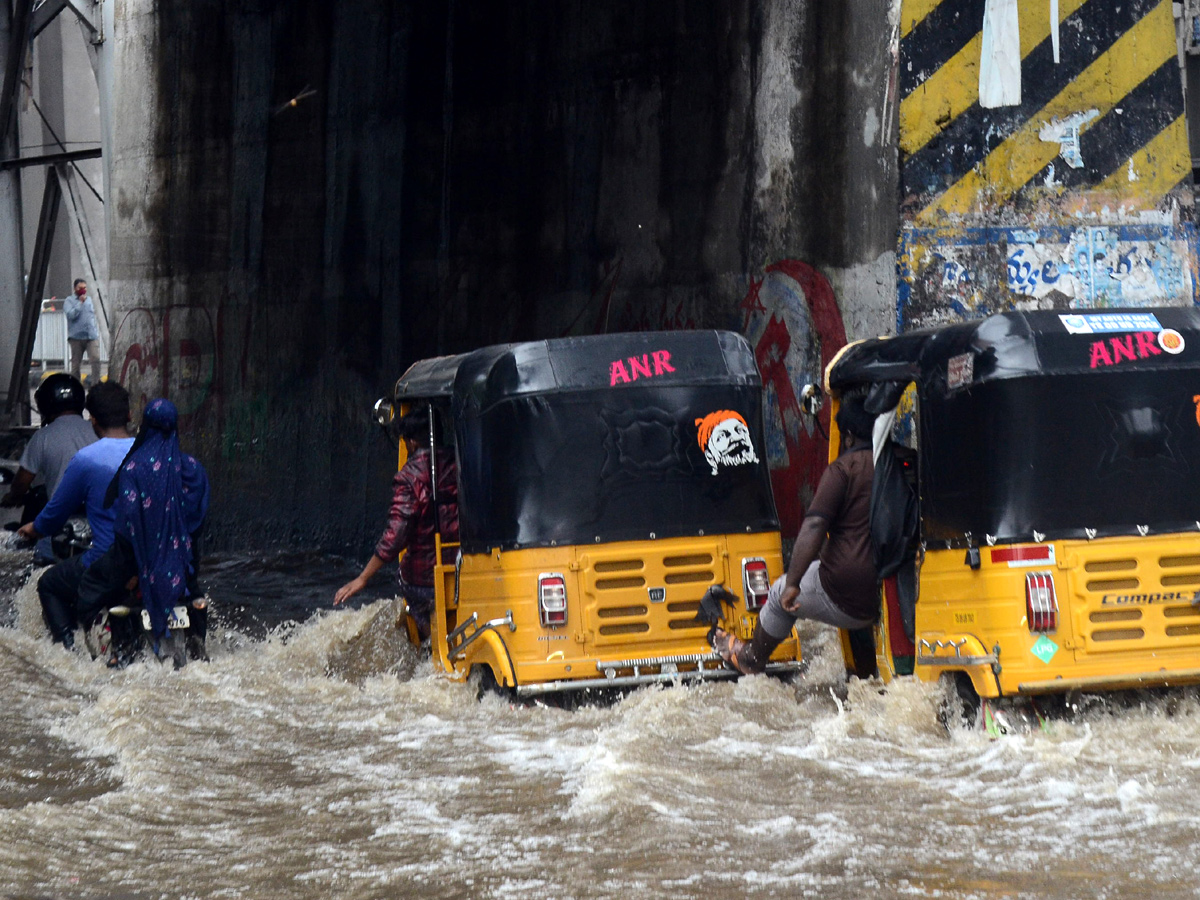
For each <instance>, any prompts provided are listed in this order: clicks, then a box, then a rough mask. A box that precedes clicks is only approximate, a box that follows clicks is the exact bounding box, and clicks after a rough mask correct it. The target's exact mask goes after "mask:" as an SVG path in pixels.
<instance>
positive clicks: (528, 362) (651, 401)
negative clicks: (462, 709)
mask: <svg viewBox="0 0 1200 900" xmlns="http://www.w3.org/2000/svg"><path fill="white" fill-rule="evenodd" d="M417 404H422V405H428V406H429V408H430V411H431V419H432V420H433V421H434V422H435V423H436V424H437V427H433V428H431V431H432V432H434V435H433V437H434V439H435V441H436V433H437V432H438V431H441V432H443V433H444V434H445V435H446V440H447V441H449V442H451V443H452V444H453V451H454V455H455V459H456V461H457V467H458V516H459V529H460V541H461V544H458V545H455V544H449V543H444V542H442V541H441V538H440V537H439V538H438V547H439V550H438V558H439V560H440V561H441V565H439V566H438V567H437V570H436V573H435V582H436V583H435V589H436V601H435V603H436V606H435V610H434V613H433V616H432V628H431V630H432V637H431V641H432V646H433V657H434V660H435V661H436V663H437V664H438V665H440V666H441V667H442V668H443V669H444V670H445V671H446V672H447V673H449V674H450V675H451V676H453V677H455V678H458V679H464V678H466V677H467V676H468V674H469V673H470V672H471V671H472V670H473V669H475V668H477V667H478V668H481V669H483V670H484V677H485V679H489V680H494V682H495V683H496V684H497V685H499V686H501V687H503V688H508V689H511V690H513V691H514V692H515V693H516V694H517V695H519V696H533V695H539V694H545V693H550V692H560V691H574V690H584V689H589V688H625V687H631V686H637V685H643V684H649V683H654V682H664V681H674V680H678V679H684V680H686V679H716V678H726V677H732V676H734V675H735V674H736V673H734V672H733V671H732V670H730V669H729V668H727V667H726V666H724V665H723V663H722V662H721V661H720V659H719V658H718V657H717V656H716V655H715V654H714V653H713V652H712V650H711V649H710V648H709V646H708V644H707V642H706V640H705V635H706V633H707V630H708V628H709V624H708V623H706V622H704V621H702V620H701V619H700V618H698V616H697V612H698V609H699V607H700V601H701V599H702V597H703V596H704V594H705V593H706V592H707V591H708V590H709V588H711V587H712V586H714V585H725V586H727V587H728V588H732V589H733V591H734V592H735V593H736V594H737V595H738V599H739V604H738V605H737V607H736V608H733V609H729V608H728V607H727V608H726V612H725V614H724V618H723V619H722V622H721V625H722V627H724V628H726V629H727V630H730V631H733V632H735V633H737V634H739V635H741V636H743V637H747V638H748V637H749V636H750V634H751V633H752V631H753V628H754V622H755V619H756V618H757V611H758V609H759V608H760V607H761V606H762V604H763V603H764V602H765V601H766V595H767V590H768V587H769V585H770V583H771V580H772V579H773V578H775V577H776V576H777V575H779V574H780V573H781V572H782V571H783V567H782V560H781V553H780V549H781V546H780V537H779V523H778V518H777V515H776V511H775V503H774V500H773V497H772V494H771V481H770V477H769V472H768V469H767V464H766V459H765V449H764V443H763V427H762V385H761V381H760V379H759V375H758V370H757V368H756V366H755V361H754V355H753V353H752V352H751V350H750V347H749V345H748V344H747V343H746V341H745V340H744V339H743V338H741V337H740V336H738V335H736V334H733V333H730V332H722V331H695V332H658V333H654V332H651V333H638V334H613V335H600V336H593V337H580V338H563V339H559V340H548V341H535V342H531V343H520V344H506V345H501V346H495V347H486V348H483V349H480V350H476V351H474V352H472V353H467V354H463V355H460V356H452V357H440V358H435V359H427V360H423V361H421V362H418V363H416V364H415V365H413V366H412V367H411V368H410V369H409V370H408V371H407V372H406V373H405V374H404V375H403V377H401V378H400V380H399V381H398V382H397V383H396V387H395V391H394V392H393V395H392V397H391V398H389V399H385V400H383V401H380V404H377V412H378V413H380V415H381V416H382V417H383V418H384V419H386V418H387V417H388V416H389V415H390V414H391V410H392V409H394V408H395V407H400V408H402V409H403V408H410V407H413V406H415V405H417ZM773 660H774V661H773V663H772V666H771V669H770V671H772V672H776V673H784V672H789V671H794V670H795V669H796V668H798V666H799V663H800V646H799V642H798V639H797V638H796V637H795V636H794V635H793V637H792V639H791V640H789V641H787V642H785V643H784V644H783V645H782V646H781V647H780V648H779V649H778V651H777V652H776V654H775V657H774V658H773Z"/></svg>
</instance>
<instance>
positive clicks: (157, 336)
mask: <svg viewBox="0 0 1200 900" xmlns="http://www.w3.org/2000/svg"><path fill="white" fill-rule="evenodd" d="M113 343H114V346H116V347H118V348H120V347H124V348H125V355H124V358H123V359H122V360H121V372H120V381H121V384H123V385H124V386H125V387H126V388H127V389H128V390H129V394H130V400H131V402H132V404H133V408H134V409H135V410H137V411H139V412H140V410H142V409H143V408H144V407H145V405H146V403H147V402H148V401H149V400H151V399H153V398H155V397H169V398H170V399H171V400H172V401H174V403H175V405H176V407H178V409H179V414H180V415H181V416H190V415H193V414H195V413H196V412H197V411H199V410H200V408H201V407H202V406H203V405H204V403H205V401H206V400H207V399H208V397H209V395H210V394H211V392H212V389H213V382H214V381H215V379H216V372H217V340H216V332H215V330H214V329H213V323H212V317H211V316H210V315H209V312H208V310H207V309H205V308H204V307H202V306H171V307H168V308H167V309H166V310H165V311H162V312H161V313H160V314H159V315H158V316H156V315H155V314H154V312H153V311H151V310H149V309H146V308H144V307H138V308H135V309H131V310H129V311H127V312H126V313H125V315H124V317H123V318H122V319H121V323H120V325H118V326H117V333H116V339H115V340H114V342H113Z"/></svg>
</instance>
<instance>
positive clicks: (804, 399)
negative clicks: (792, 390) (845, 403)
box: [800, 384, 825, 416]
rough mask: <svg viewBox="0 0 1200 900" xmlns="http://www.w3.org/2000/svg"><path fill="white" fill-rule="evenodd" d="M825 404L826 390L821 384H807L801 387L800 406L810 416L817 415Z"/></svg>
mask: <svg viewBox="0 0 1200 900" xmlns="http://www.w3.org/2000/svg"><path fill="white" fill-rule="evenodd" d="M824 406H825V392H824V391H823V390H821V386H820V385H819V384H806V385H805V386H804V387H803V388H801V389H800V407H801V409H803V410H804V411H805V412H806V413H808V414H809V415H810V416H815V415H816V414H817V413H819V412H820V411H821V410H822V408H824Z"/></svg>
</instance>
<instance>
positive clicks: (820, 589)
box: [712, 397, 879, 675]
mask: <svg viewBox="0 0 1200 900" xmlns="http://www.w3.org/2000/svg"><path fill="white" fill-rule="evenodd" d="M837 424H838V429H839V431H840V432H841V452H840V453H839V454H838V458H837V459H836V460H834V461H833V462H832V463H831V464H830V465H829V468H827V469H826V470H825V473H824V474H823V475H822V476H821V481H820V482H819V483H818V485H817V492H816V495H815V496H814V497H813V501H812V503H811V504H809V507H808V510H807V511H806V513H805V516H804V521H803V523H801V525H800V533H799V534H798V535H797V536H796V543H795V544H794V545H793V547H792V558H791V562H790V563H789V565H788V570H787V573H786V574H785V575H782V576H780V577H779V578H777V579H776V580H775V583H774V584H772V585H771V590H770V593H769V594H768V597H767V602H766V604H765V605H764V606H763V608H762V610H761V611H760V612H759V615H758V623H757V624H756V625H755V626H754V636H753V637H752V638H751V640H750V641H743V640H740V639H739V638H737V637H735V636H734V635H732V634H730V633H729V632H727V631H724V630H723V629H721V628H717V629H715V630H714V632H713V636H712V644H713V648H714V649H715V650H716V651H717V652H718V653H719V654H720V655H721V657H722V658H723V659H724V660H725V661H726V662H728V663H730V664H731V665H733V666H734V668H736V669H737V670H738V671H739V672H741V673H742V674H743V675H749V674H752V673H756V672H762V671H763V670H764V669H765V668H766V665H767V661H768V660H769V659H770V657H771V653H772V652H773V651H774V650H775V648H776V647H777V646H779V644H780V642H781V641H783V640H784V639H785V638H787V636H788V635H789V634H791V631H792V628H793V627H795V624H796V621H797V620H798V619H814V620H816V621H818V622H824V623H826V624H827V625H833V626H835V627H836V628H844V629H847V630H854V629H858V628H866V627H869V626H870V625H872V624H873V623H874V622H875V619H876V618H877V617H878V614H879V586H878V577H877V572H876V569H875V558H874V552H873V549H872V544H871V482H872V478H873V477H874V473H875V466H874V461H873V458H872V454H871V432H872V429H873V426H874V419H873V417H872V416H871V415H870V413H868V412H867V411H866V410H865V409H864V408H863V402H862V400H861V399H860V398H856V397H851V398H847V399H846V400H845V401H844V402H843V403H842V405H841V408H840V409H839V410H838V414H837Z"/></svg>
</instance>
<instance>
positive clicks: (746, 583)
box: [742, 557, 771, 612]
mask: <svg viewBox="0 0 1200 900" xmlns="http://www.w3.org/2000/svg"><path fill="white" fill-rule="evenodd" d="M742 588H743V589H744V592H745V595H746V609H748V610H750V611H751V612H755V611H756V610H760V609H762V608H763V606H764V605H765V604H766V602H767V592H768V591H770V590H771V579H770V578H768V577H767V561H766V560H765V559H759V558H757V557H755V558H754V559H743V560H742Z"/></svg>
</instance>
